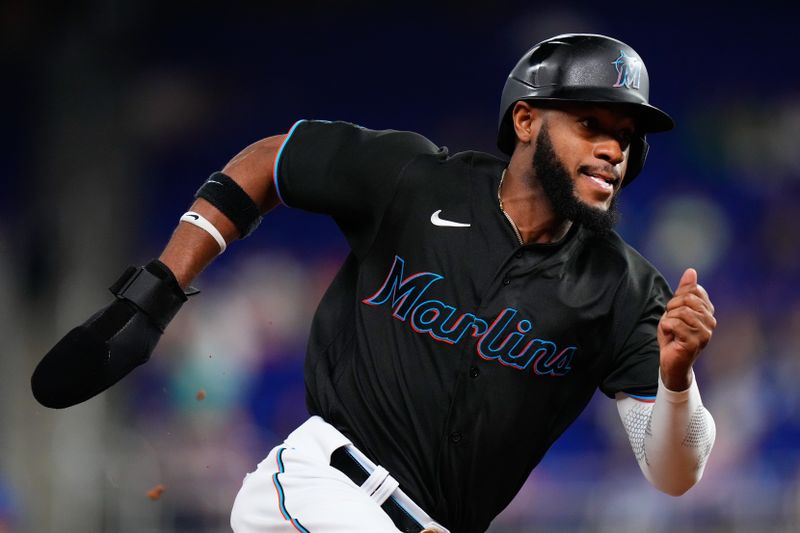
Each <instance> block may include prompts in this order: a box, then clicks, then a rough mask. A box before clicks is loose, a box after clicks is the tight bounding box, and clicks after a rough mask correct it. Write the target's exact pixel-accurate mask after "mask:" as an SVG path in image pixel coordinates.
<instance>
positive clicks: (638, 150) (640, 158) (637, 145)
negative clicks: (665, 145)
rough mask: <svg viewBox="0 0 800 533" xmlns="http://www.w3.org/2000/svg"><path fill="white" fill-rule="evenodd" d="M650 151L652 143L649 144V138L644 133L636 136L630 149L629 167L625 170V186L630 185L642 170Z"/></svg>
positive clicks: (623, 181)
mask: <svg viewBox="0 0 800 533" xmlns="http://www.w3.org/2000/svg"><path fill="white" fill-rule="evenodd" d="M649 151H650V145H649V144H647V139H645V136H644V135H642V136H641V137H637V138H635V139H634V140H633V141H632V142H631V147H630V151H629V152H628V168H627V170H626V171H625V179H623V180H622V186H623V187H627V186H628V185H630V184H631V182H632V181H633V180H634V179H635V178H636V176H638V175H639V173H640V172H641V171H642V169H643V168H644V162H645V160H646V159H647V153H648V152H649Z"/></svg>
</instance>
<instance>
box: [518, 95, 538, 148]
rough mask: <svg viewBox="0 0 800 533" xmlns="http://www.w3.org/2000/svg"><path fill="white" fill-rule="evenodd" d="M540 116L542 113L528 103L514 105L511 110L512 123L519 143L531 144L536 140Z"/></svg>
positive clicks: (522, 102) (520, 102) (521, 102)
mask: <svg viewBox="0 0 800 533" xmlns="http://www.w3.org/2000/svg"><path fill="white" fill-rule="evenodd" d="M540 116H541V111H540V110H539V109H537V108H535V107H531V105H530V104H529V103H528V102H524V101H522V100H520V101H519V102H517V103H515V104H514V109H512V110H511V122H512V123H513V124H514V133H515V134H516V136H517V142H518V143H523V144H530V143H531V140H532V139H535V138H536V135H537V133H538V129H539V120H538V119H539V118H540Z"/></svg>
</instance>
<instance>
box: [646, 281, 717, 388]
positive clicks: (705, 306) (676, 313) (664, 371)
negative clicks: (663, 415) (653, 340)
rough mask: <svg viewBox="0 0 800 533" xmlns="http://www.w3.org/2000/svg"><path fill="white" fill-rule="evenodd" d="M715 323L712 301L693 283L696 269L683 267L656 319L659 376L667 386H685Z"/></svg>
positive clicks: (703, 290)
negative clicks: (675, 288) (674, 289)
mask: <svg viewBox="0 0 800 533" xmlns="http://www.w3.org/2000/svg"><path fill="white" fill-rule="evenodd" d="M716 326H717V320H716V319H715V318H714V304H712V303H711V300H710V299H709V297H708V293H707V292H706V290H705V289H704V288H703V287H702V286H701V285H699V284H698V283H697V271H696V270H695V269H693V268H688V269H686V272H684V273H683V276H681V280H680V282H679V283H678V288H677V290H676V291H675V295H674V296H673V297H672V299H671V300H670V301H669V302H667V308H666V310H665V312H664V315H663V316H662V317H661V320H660V321H659V323H658V345H659V347H660V348H661V378H662V380H663V381H664V385H666V386H667V388H668V389H670V390H675V391H680V390H685V389H686V388H688V387H689V385H690V381H689V380H690V376H691V373H690V372H691V368H692V365H693V364H694V362H695V361H696V360H697V358H698V356H699V355H700V351H701V350H702V349H703V348H705V346H706V344H708V341H709V340H711V334H712V333H713V331H714V328H715V327H716Z"/></svg>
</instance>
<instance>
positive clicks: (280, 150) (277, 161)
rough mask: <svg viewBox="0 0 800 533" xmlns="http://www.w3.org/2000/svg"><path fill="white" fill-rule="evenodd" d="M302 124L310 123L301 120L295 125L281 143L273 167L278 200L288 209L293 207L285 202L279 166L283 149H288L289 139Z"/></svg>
mask: <svg viewBox="0 0 800 533" xmlns="http://www.w3.org/2000/svg"><path fill="white" fill-rule="evenodd" d="M301 122H308V121H307V120H306V119H304V118H303V119H300V120H298V121H297V122H295V123H294V125H293V126H292V127H291V128H290V129H289V134H288V135H286V138H285V139H284V140H283V143H281V147H280V148H279V149H278V155H276V156H275V165H274V166H273V167H272V180H273V181H274V182H275V192H276V193H278V200H280V201H281V203H282V204H283V205H285V206H287V207H291V206H290V205H289V204H287V203H286V202H285V201H284V200H283V196H282V195H281V188H280V186H279V185H278V166H279V164H280V160H281V155H282V154H283V149H284V148H286V143H287V142H289V139H291V138H292V134H293V133H294V130H295V129H297V126H299V125H300V123H301Z"/></svg>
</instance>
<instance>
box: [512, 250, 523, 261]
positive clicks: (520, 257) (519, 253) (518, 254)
mask: <svg viewBox="0 0 800 533" xmlns="http://www.w3.org/2000/svg"><path fill="white" fill-rule="evenodd" d="M514 257H516V258H517V259H522V250H520V251H519V252H517V253H515V254H514Z"/></svg>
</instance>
